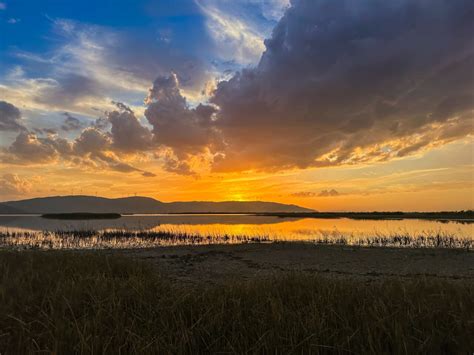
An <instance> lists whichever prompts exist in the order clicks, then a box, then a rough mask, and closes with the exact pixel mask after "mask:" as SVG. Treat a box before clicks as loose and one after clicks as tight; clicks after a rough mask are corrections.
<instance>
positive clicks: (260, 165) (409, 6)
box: [167, 0, 474, 170]
mask: <svg viewBox="0 0 474 355" xmlns="http://www.w3.org/2000/svg"><path fill="white" fill-rule="evenodd" d="M473 16H474V2H472V1H462V0H460V1H447V0H434V1H423V0H419V1H411V0H410V1H408V0H397V1H368V0H367V1H357V2H352V1H343V0H340V1H329V0H295V1H293V2H292V6H291V8H290V9H289V10H288V11H287V12H286V14H285V15H284V17H283V18H282V19H281V20H280V22H279V23H278V25H277V26H276V28H275V29H274V31H273V34H272V36H271V38H270V39H268V40H266V42H265V45H266V51H265V53H264V54H263V56H262V58H261V61H260V63H259V65H258V66H257V67H256V68H255V69H246V70H243V71H241V72H239V73H238V74H237V75H235V76H234V77H233V78H231V79H230V80H229V81H224V82H221V83H220V84H219V85H218V88H217V90H216V92H215V94H214V97H213V98H212V99H211V101H212V103H214V104H215V105H217V106H218V107H219V108H220V111H219V113H218V117H217V119H216V120H215V121H213V122H212V125H213V126H214V128H215V129H217V130H218V131H219V132H220V134H221V136H222V139H223V140H224V141H225V143H226V148H225V150H224V151H223V153H224V154H223V155H219V158H218V159H216V161H215V164H214V169H215V170H240V169H252V168H253V169H280V168H287V167H300V168H304V167H310V166H327V165H337V164H345V163H349V164H355V163H360V162H365V161H374V160H386V159H390V158H391V157H393V156H397V150H400V151H401V154H403V153H406V152H408V151H411V152H415V151H417V150H419V149H422V148H424V147H426V146H428V145H429V144H433V143H435V142H437V143H438V144H441V143H442V142H443V139H445V138H444V134H443V127H451V130H452V126H453V125H455V126H456V125H463V126H466V125H465V122H466V121H467V120H471V119H472V117H473V114H472V112H473V109H474V97H473V94H472V93H473V92H474V77H473V75H474V45H473V37H472V33H474V21H472V18H473ZM175 124H176V123H175ZM431 127H435V128H434V129H435V130H436V132H437V134H436V135H435V134H433V133H430V129H431ZM440 127H441V128H440ZM466 128H467V130H464V131H458V132H456V134H454V135H453V136H451V140H452V139H456V138H460V137H463V136H465V135H467V134H470V133H472V127H470V128H469V127H466ZM453 133H454V132H453ZM417 134H424V135H425V137H424V138H425V139H423V138H421V139H419V138H418V139H411V138H410V137H413V136H416V135H417ZM167 138H168V140H171V137H170V136H169V135H168V137H167ZM391 141H395V142H396V143H395V144H394V146H392V147H388V148H387V149H382V148H383V147H382V146H381V145H384V144H390V142H391ZM397 142H398V143H397Z"/></svg>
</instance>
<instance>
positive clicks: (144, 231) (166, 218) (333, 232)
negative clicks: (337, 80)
mask: <svg viewBox="0 0 474 355" xmlns="http://www.w3.org/2000/svg"><path fill="white" fill-rule="evenodd" d="M473 228H474V224H472V223H466V222H464V223H460V222H457V221H443V222H441V221H433V220H419V219H405V220H353V219H347V218H340V219H319V218H279V217H269V216H254V215H244V214H235V215H229V214H226V215H215V214H212V215H207V214H202V215H196V214H193V215H164V214H161V215H129V216H122V217H121V218H119V219H112V220H79V221H78V220H54V219H44V218H42V217H41V216H39V215H0V233H3V234H5V233H7V232H8V233H10V234H11V233H15V238H12V237H11V236H9V238H7V239H8V241H7V242H6V241H5V238H3V239H4V240H3V244H4V245H5V244H8V245H16V246H25V247H48V248H127V247H130V248H131V247H153V246H157V245H170V244H194V243H197V244H199V243H208V244H209V243H221V242H226V243H232V242H247V241H253V240H252V238H255V239H254V240H257V241H275V240H277V241H314V240H321V239H326V240H331V239H341V238H346V239H347V240H348V241H352V242H354V243H355V241H357V240H360V239H364V240H370V239H376V238H380V237H392V236H410V237H419V236H425V237H429V236H437V235H438V236H440V235H441V236H449V237H451V238H456V239H460V240H470V241H471V242H472V241H473V240H474V232H473ZM58 231H61V232H62V234H61V235H60V233H58ZM80 231H96V232H97V233H90V232H89V233H88V234H87V237H83V235H82V234H80V233H79V232H80ZM114 231H122V233H121V234H120V235H117V234H111V233H112V232H114ZM66 232H69V233H66ZM75 232H78V233H75ZM100 232H110V233H108V234H107V235H106V236H107V238H104V237H101V235H100ZM161 232H163V233H170V234H177V235H181V237H180V238H178V239H172V238H164V239H163V238H161V239H160V238H156V237H155V238H146V237H147V236H148V235H149V234H150V233H161ZM153 235H155V234H153ZM191 236H198V237H200V238H194V239H192V238H190V237H191ZM144 237H145V238H144ZM188 237H189V238H188ZM241 237H244V238H241Z"/></svg>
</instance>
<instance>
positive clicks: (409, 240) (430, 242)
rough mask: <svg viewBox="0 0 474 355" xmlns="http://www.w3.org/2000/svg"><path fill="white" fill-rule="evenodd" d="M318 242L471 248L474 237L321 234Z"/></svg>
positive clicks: (368, 245)
mask: <svg viewBox="0 0 474 355" xmlns="http://www.w3.org/2000/svg"><path fill="white" fill-rule="evenodd" d="M313 241H314V243H316V244H327V245H356V246H365V247H394V248H443V249H466V250H471V249H472V248H473V246H474V239H472V238H466V237H457V236H454V235H451V234H444V233H433V234H429V233H425V234H417V235H410V234H388V235H383V234H380V233H374V234H373V235H370V236H366V237H361V236H352V235H343V234H339V235H338V234H331V235H328V234H326V235H324V234H323V235H321V236H318V237H317V238H315V239H314V240H313Z"/></svg>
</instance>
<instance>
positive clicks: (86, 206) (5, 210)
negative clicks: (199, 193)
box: [0, 195, 313, 214]
mask: <svg viewBox="0 0 474 355" xmlns="http://www.w3.org/2000/svg"><path fill="white" fill-rule="evenodd" d="M78 212H89V213H246V212H249V213H251V212H252V213H264V212H268V213H271V212H273V213H282V212H313V210H310V209H307V208H303V207H299V206H296V205H286V204H282V203H275V202H262V201H225V202H208V201H190V202H161V201H158V200H155V199H153V198H150V197H140V196H137V197H124V198H114V199H111V198H104V197H94V196H77V195H75V196H52V197H42V198H33V199H29V200H21V201H8V202H2V203H0V213H2V214H12V213H78Z"/></svg>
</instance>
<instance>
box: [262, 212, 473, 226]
mask: <svg viewBox="0 0 474 355" xmlns="http://www.w3.org/2000/svg"><path fill="white" fill-rule="evenodd" d="M256 215H258V216H273V217H280V218H350V219H429V220H438V221H451V220H457V221H462V222H467V223H469V222H474V211H473V210H467V211H440V212H295V213H293V212H290V213H257V214H256Z"/></svg>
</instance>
